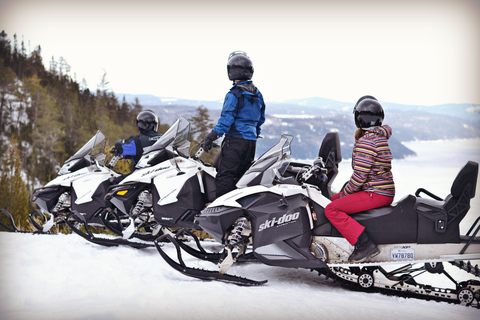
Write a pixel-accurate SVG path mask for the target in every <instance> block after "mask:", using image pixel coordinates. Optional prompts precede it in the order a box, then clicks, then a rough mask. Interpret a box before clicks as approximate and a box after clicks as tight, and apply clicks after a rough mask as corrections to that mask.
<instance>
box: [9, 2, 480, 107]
mask: <svg viewBox="0 0 480 320" xmlns="http://www.w3.org/2000/svg"><path fill="white" fill-rule="evenodd" d="M0 29H2V30H5V32H6V33H7V35H8V37H9V39H11V40H12V42H13V35H14V34H16V35H17V37H18V39H19V42H21V41H22V40H23V41H24V43H25V47H26V48H27V52H31V51H32V50H34V49H35V48H36V47H37V46H38V45H40V46H41V49H42V56H43V60H44V64H45V65H46V67H47V68H48V67H49V65H50V61H51V60H52V57H53V58H54V59H55V60H56V61H58V60H59V58H60V57H63V59H65V60H66V62H67V63H68V64H69V65H70V67H71V69H70V73H69V74H70V75H71V76H72V78H74V79H76V80H77V82H79V83H80V84H81V85H82V87H83V88H85V87H89V88H90V89H91V90H96V89H97V88H98V86H99V84H100V83H101V79H102V76H103V75H106V81H107V82H108V84H107V89H109V90H112V91H114V92H115V93H130V94H152V95H156V96H160V97H173V98H184V99H192V100H222V99H223V98H224V96H225V94H226V93H227V91H228V90H229V88H230V87H231V82H230V81H229V80H228V77H227V71H226V64H227V58H228V55H229V53H230V52H232V51H235V50H243V51H246V52H247V54H248V55H249V56H250V58H251V59H252V61H253V65H254V68H255V73H254V76H253V81H254V83H255V84H256V85H257V87H258V88H259V89H260V91H261V92H262V93H263V95H264V97H265V100H266V101H283V100H288V99H300V98H309V97H322V98H329V99H334V100H339V101H344V102H355V101H356V100H357V99H358V98H359V97H361V96H363V95H365V94H370V95H374V96H375V97H376V98H377V99H378V100H380V101H388V102H393V103H402V104H414V105H437V104H446V103H474V104H480V90H479V88H480V58H479V57H480V0H456V1H451V0H416V1H414V0H403V1H397V0H392V1H379V0H366V1H354V0H338V1H326V0H317V1H313V0H296V1H284V0H276V1H273V0H272V1H271V0H245V1H221V0H203V1H195V0H175V1H173V0H170V1H167V0H159V1H153V0H150V1H148V0H137V1H124V0H116V1H112V0H82V1H77V0H73V1H63V0H0Z"/></svg>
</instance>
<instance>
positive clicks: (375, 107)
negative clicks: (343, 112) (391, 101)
mask: <svg viewBox="0 0 480 320" xmlns="http://www.w3.org/2000/svg"><path fill="white" fill-rule="evenodd" d="M353 113H354V117H355V125H356V126H357V128H361V129H364V130H367V129H370V128H373V127H378V126H381V125H382V122H383V119H384V118H385V113H384V112H383V108H382V105H381V104H380V102H378V101H377V99H375V98H374V97H372V96H365V97H362V98H360V99H359V100H358V101H357V104H356V105H355V107H354V108H353Z"/></svg>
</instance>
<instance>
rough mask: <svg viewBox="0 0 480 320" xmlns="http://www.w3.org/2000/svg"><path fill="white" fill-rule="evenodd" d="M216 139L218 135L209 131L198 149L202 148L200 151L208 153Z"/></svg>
mask: <svg viewBox="0 0 480 320" xmlns="http://www.w3.org/2000/svg"><path fill="white" fill-rule="evenodd" d="M218 138H219V135H218V133H216V132H215V131H214V130H212V131H210V133H209V134H208V136H207V137H206V138H205V139H204V140H203V142H202V143H201V144H200V147H202V149H203V150H205V152H207V153H208V151H210V150H211V149H212V144H213V141H215V140H217V139H218Z"/></svg>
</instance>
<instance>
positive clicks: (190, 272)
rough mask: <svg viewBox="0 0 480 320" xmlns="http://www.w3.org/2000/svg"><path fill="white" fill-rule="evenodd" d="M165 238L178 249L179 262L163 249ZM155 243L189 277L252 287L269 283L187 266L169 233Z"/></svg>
mask: <svg viewBox="0 0 480 320" xmlns="http://www.w3.org/2000/svg"><path fill="white" fill-rule="evenodd" d="M165 239H167V240H168V241H170V242H171V243H173V244H174V246H175V249H176V251H177V258H178V262H176V261H175V260H173V259H172V258H170V257H169V256H168V254H166V253H165V252H164V251H163V249H162V245H161V244H160V243H159V242H161V241H163V240H165ZM154 243H155V246H156V247H157V250H158V252H159V253H160V255H161V256H162V257H163V259H164V260H165V262H167V263H168V264H169V265H170V266H171V267H172V268H174V269H175V270H177V271H179V272H180V273H182V274H184V275H186V276H189V277H193V278H197V279H201V280H206V281H213V280H215V281H221V282H226V283H231V284H236V285H239V286H250V287H251V286H261V285H263V284H265V283H267V281H268V280H262V281H257V280H252V279H247V278H243V277H239V276H235V275H229V274H221V273H218V272H215V271H209V270H204V269H198V268H191V267H187V266H186V264H185V262H184V261H183V258H182V253H181V247H180V245H179V242H178V241H177V240H176V239H174V238H173V237H172V236H171V235H169V234H165V235H162V236H160V237H159V238H158V239H157V240H155V241H154Z"/></svg>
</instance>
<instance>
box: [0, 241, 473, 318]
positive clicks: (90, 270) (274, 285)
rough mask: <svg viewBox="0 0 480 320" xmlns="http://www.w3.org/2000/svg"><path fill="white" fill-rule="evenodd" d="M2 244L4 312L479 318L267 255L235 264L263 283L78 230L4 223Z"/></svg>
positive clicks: (0, 304) (467, 310) (0, 312)
mask: <svg viewBox="0 0 480 320" xmlns="http://www.w3.org/2000/svg"><path fill="white" fill-rule="evenodd" d="M0 246H1V248H2V249H1V251H0V261H1V262H0V265H1V274H0V282H1V288H2V289H1V294H0V319H36V320H40V319H59V320H60V319H62V320H63V319H95V320H104V319H129V320H130V319H189V320H193V319H211V320H217V319H219V320H220V319H232V320H240V319H265V320H273V319H277V320H283V319H285V320H286V319H305V320H307V319H329V320H336V319H345V320H350V319H357V320H360V319H365V320H367V319H368V320H376V319H378V320H387V319H411V320H413V319H462V320H463V319H464V320H467V319H472V320H473V319H478V315H479V314H480V310H478V309H475V308H471V307H465V306H461V305H454V304H449V303H445V302H434V301H424V300H417V299H406V298H399V297H392V296H385V295H381V294H379V293H363V292H354V291H349V290H348V289H345V288H343V287H341V286H339V285H338V284H336V283H335V282H333V281H332V280H326V279H325V278H324V277H323V276H322V277H319V276H318V275H317V274H316V273H315V272H309V271H308V270H301V269H286V268H279V267H269V266H266V265H262V264H248V265H236V266H234V267H232V270H231V272H235V274H237V275H241V276H248V277H251V278H253V279H257V280H262V279H268V283H267V284H266V285H264V286H262V287H239V286H236V285H232V284H226V283H219V282H204V281H201V280H197V279H193V278H189V277H186V276H183V275H181V274H180V273H178V272H177V271H175V270H173V269H171V268H170V266H168V265H167V264H166V263H165V262H164V261H163V260H162V258H161V257H160V255H159V254H158V253H157V251H156V249H144V250H138V249H132V248H125V247H121V248H105V247H100V246H96V245H93V244H91V243H88V242H86V241H85V240H84V239H82V238H80V237H78V236H77V235H73V234H72V235H38V236H34V235H25V234H11V233H4V232H2V233H0ZM166 247H167V248H166V249H167V252H168V253H171V254H172V253H173V251H174V250H173V248H172V247H171V246H169V245H167V246H166ZM186 262H187V263H188V264H190V265H193V266H196V267H203V268H210V269H212V268H215V266H214V265H213V264H211V263H208V262H198V261H197V260H196V259H194V258H191V259H186ZM459 271H460V270H459Z"/></svg>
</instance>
